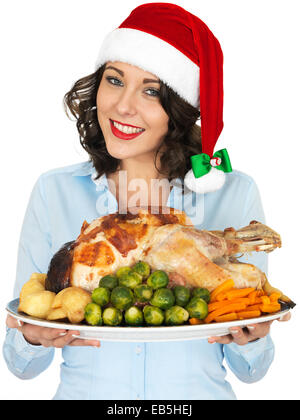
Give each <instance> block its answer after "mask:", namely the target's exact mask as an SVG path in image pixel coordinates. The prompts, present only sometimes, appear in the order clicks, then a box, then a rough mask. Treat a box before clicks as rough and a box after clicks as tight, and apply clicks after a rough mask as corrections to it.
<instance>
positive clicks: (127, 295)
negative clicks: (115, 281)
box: [110, 286, 134, 309]
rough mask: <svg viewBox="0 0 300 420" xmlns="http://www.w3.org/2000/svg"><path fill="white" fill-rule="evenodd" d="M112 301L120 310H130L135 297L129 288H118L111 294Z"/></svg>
mask: <svg viewBox="0 0 300 420" xmlns="http://www.w3.org/2000/svg"><path fill="white" fill-rule="evenodd" d="M110 301H111V303H112V304H113V305H114V306H115V307H116V308H118V309H128V308H129V307H130V306H132V305H133V303H134V295H133V292H132V291H131V290H130V289H129V288H128V287H125V286H118V287H115V288H114V289H113V291H112V292H111V295H110Z"/></svg>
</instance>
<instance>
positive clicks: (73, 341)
mask: <svg viewBox="0 0 300 420" xmlns="http://www.w3.org/2000/svg"><path fill="white" fill-rule="evenodd" d="M6 325H7V326H8V328H16V329H17V330H18V331H20V332H21V333H22V334H23V336H24V338H25V340H26V341H28V343H30V344H33V345H41V346H44V347H56V348H60V349H61V348H63V347H65V346H92V347H100V342H99V341H98V340H85V339H81V338H75V337H73V335H79V334H80V333H79V331H76V330H64V329H56V328H46V327H39V326H38V325H31V324H26V323H24V322H22V321H19V320H17V319H15V318H13V317H12V316H10V315H8V316H7V318H6Z"/></svg>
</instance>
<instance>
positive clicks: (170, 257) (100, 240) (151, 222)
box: [46, 208, 289, 300]
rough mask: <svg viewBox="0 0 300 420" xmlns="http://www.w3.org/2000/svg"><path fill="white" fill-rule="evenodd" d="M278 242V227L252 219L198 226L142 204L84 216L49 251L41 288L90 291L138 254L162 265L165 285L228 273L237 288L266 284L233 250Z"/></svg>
mask: <svg viewBox="0 0 300 420" xmlns="http://www.w3.org/2000/svg"><path fill="white" fill-rule="evenodd" d="M152 213H153V211H152ZM280 246H281V239H280V236H279V235H278V233H276V232H274V231H273V230H272V229H270V228H269V227H267V226H265V225H263V224H261V223H259V222H256V221H252V222H251V223H250V224H249V226H246V227H244V228H242V229H239V230H235V229H234V228H227V229H225V230H224V231H207V230H197V229H196V228H195V227H194V226H193V225H192V223H191V220H190V219H189V218H188V217H187V215H186V214H185V213H184V212H181V211H179V210H175V209H173V208H159V209H158V211H156V212H155V214H151V213H150V211H148V209H146V208H143V209H138V210H135V211H131V212H128V213H127V214H118V213H114V214H109V215H107V216H102V217H100V218H98V219H96V220H94V221H93V222H91V223H90V224H88V223H87V222H86V221H85V222H84V223H83V225H82V228H81V232H80V235H79V236H78V238H77V239H76V240H75V241H73V242H69V243H67V244H65V245H64V246H63V247H62V248H61V249H60V250H59V251H58V252H57V253H56V254H55V255H54V256H53V258H52V260H51V262H50V265H49V270H48V273H47V279H46V289H47V290H50V291H53V292H56V293H57V292H59V291H60V290H62V289H64V288H66V287H69V286H78V287H81V288H83V289H86V290H88V291H92V290H93V289H94V288H96V287H98V283H99V280H100V278H101V277H103V276H105V275H106V274H111V273H114V272H115V271H116V270H117V269H118V268H119V267H121V266H131V265H133V264H134V263H136V262H137V261H139V260H143V261H146V262H148V263H149V264H150V266H151V267H152V269H157V270H164V271H166V272H167V273H168V275H169V278H170V285H174V284H178V285H186V286H190V287H205V288H207V289H208V290H209V291H212V290H214V289H215V288H216V287H217V286H218V285H219V284H221V283H222V282H224V281H225V280H228V279H230V278H231V279H233V280H234V283H235V287H237V288H243V287H255V288H257V289H261V288H266V287H269V288H270V287H271V286H270V285H269V283H268V281H267V279H266V276H265V274H264V273H263V272H262V271H261V270H260V269H259V268H257V267H255V266H254V265H252V264H246V263H241V262H239V261H238V259H237V257H236V255H237V254H240V253H242V254H244V253H248V252H251V251H265V252H270V251H273V250H274V249H275V248H278V247H280ZM285 298H286V297H285V296H283V299H285ZM286 300H289V299H288V298H286Z"/></svg>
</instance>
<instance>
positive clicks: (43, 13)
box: [0, 0, 300, 400]
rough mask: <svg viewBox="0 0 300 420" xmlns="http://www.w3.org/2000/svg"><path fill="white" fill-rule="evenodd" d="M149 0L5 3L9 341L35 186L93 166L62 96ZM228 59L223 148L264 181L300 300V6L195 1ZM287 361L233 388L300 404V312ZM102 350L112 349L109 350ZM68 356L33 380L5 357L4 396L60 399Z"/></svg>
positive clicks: (190, 2)
mask: <svg viewBox="0 0 300 420" xmlns="http://www.w3.org/2000/svg"><path fill="white" fill-rule="evenodd" d="M142 3H144V2H143V1H133V0H126V1H122V0H114V1H101V0H85V1H84V2H83V1H78V0H60V1H57V0H55V1H54V0H52V1H42V2H40V1H38V0H27V1H26V2H23V1H21V0H19V1H16V0H10V1H9V2H1V10H0V16H1V24H0V31H1V32H0V36H1V44H2V45H1V58H2V60H1V61H2V64H1V68H0V71H1V101H0V107H1V110H0V111H1V165H0V171H1V177H0V179H1V195H2V200H1V201H2V204H1V207H0V209H1V236H2V238H1V241H0V246H1V253H0V255H1V257H2V258H1V267H2V282H1V284H2V288H1V293H0V303H1V311H0V318H1V319H0V321H1V325H2V327H1V329H0V333H1V345H2V342H3V340H4V336H5V317H6V315H5V311H4V307H5V304H6V302H7V301H9V300H10V299H11V298H12V289H13V283H14V276H15V265H16V257H17V244H18V238H19V234H20V229H21V224H22V220H23V216H24V212H25V208H26V205H27V201H28V198H29V194H30V192H31V189H32V186H33V184H34V182H35V181H36V179H37V177H38V176H39V175H40V173H42V172H44V171H47V170H49V169H52V168H55V167H60V166H64V165H69V164H73V163H76V162H80V161H84V160H87V156H86V154H85V152H84V151H83V149H81V146H80V145H79V140H78V134H77V130H76V127H75V123H74V122H72V121H70V120H69V119H68V118H67V116H66V115H65V113H64V111H63V106H62V98H63V95H64V94H65V92H67V91H68V90H69V89H70V88H71V86H72V84H73V83H74V82H75V81H76V80H78V79H79V78H81V77H83V76H85V75H88V74H90V73H92V72H93V71H94V63H95V60H96V56H97V54H98V50H99V48H100V45H101V42H102V40H103V37H104V36H105V35H106V34H107V33H108V32H109V31H111V30H112V29H114V28H115V27H117V26H118V25H119V24H120V23H121V22H122V21H123V20H124V19H125V18H126V17H127V16H128V14H129V12H130V11H131V10H132V9H133V8H134V7H136V6H137V5H139V4H142ZM174 3H176V4H178V5H180V6H183V7H185V8H186V9H187V10H189V11H190V12H192V13H194V14H196V15H197V16H199V17H200V18H201V19H202V20H203V21H204V22H205V23H206V24H207V25H208V26H209V27H210V29H211V30H212V31H213V32H214V34H215V36H216V37H217V38H218V39H219V41H220V43H221V46H222V49H223V52H224V90H225V96H224V123H225V125H224V130H223V132H222V134H221V137H220V139H219V142H218V148H219V149H221V148H222V147H226V148H227V149H228V150H229V153H230V157H231V161H232V164H233V167H234V168H235V169H239V170H242V171H243V172H246V173H248V174H250V175H251V176H252V177H253V178H254V179H255V181H256V182H257V184H258V186H259V189H260V192H261V195H262V199H263V203H264V208H265V213H266V216H267V221H268V224H269V225H270V226H271V227H272V228H274V229H275V230H277V231H278V232H279V233H280V234H281V235H282V240H283V247H282V249H280V250H276V251H275V252H274V253H273V254H270V260H269V261H270V268H269V279H270V282H271V283H272V284H274V285H275V286H276V285H277V286H279V287H280V288H282V289H283V290H284V292H285V294H287V295H289V296H290V297H292V299H293V300H294V301H296V302H297V301H298V303H299V292H300V285H299V284H300V282H299V274H298V261H299V237H298V235H299V213H300V205H299V198H298V196H299V169H298V168H299V159H300V147H299V140H300V138H299V111H300V109H299V98H300V89H299V74H300V59H299V41H300V29H299V20H298V17H299V13H298V11H297V6H298V4H297V3H299V2H298V1H297V0H295V1H293V0H285V1H283V0H282V1H277V0H263V1H261V0H251V1H250V0H248V1H247V0H243V1H240V0H226V1H224V0H197V1H195V0H184V1H174ZM272 337H273V339H274V341H275V345H276V356H275V360H274V363H273V364H272V366H271V368H270V370H269V372H268V374H267V375H266V377H265V378H264V379H263V380H261V381H260V382H258V383H255V384H251V385H247V384H243V383H241V382H239V381H238V380H237V379H236V378H235V377H234V376H233V374H232V373H231V372H228V380H229V381H230V382H231V384H232V386H233V389H234V390H235V392H236V395H237V397H238V398H239V399H250V400H255V399H272V400H273V399H274V400H276V399H285V400H287V399H299V395H300V392H299V386H298V385H299V374H300V371H299V357H298V353H299V344H300V342H299V308H298V307H296V308H295V310H294V311H293V318H292V320H291V321H290V322H287V323H279V322H277V321H276V322H274V323H273V326H272ZM99 351H101V349H100V350H99ZM60 362H61V358H60V352H59V351H57V354H56V357H55V360H54V362H53V363H52V365H51V367H50V368H49V369H48V370H47V371H46V372H44V373H43V374H41V375H40V376H39V377H37V378H35V379H33V380H30V381H26V382H24V381H21V380H19V379H17V378H15V377H14V376H13V375H12V374H11V373H10V372H9V371H8V370H7V367H6V365H5V362H4V360H3V358H0V378H1V391H0V392H1V394H0V399H10V400H14V399H25V400H26V399H37V400H38V399H51V398H52V396H53V395H54V393H55V390H56V387H57V385H58V381H59V363H60Z"/></svg>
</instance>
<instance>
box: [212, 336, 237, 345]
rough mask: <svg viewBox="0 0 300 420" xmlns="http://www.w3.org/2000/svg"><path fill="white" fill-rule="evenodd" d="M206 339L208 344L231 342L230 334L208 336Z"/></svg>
mask: <svg viewBox="0 0 300 420" xmlns="http://www.w3.org/2000/svg"><path fill="white" fill-rule="evenodd" d="M207 341H208V342H209V343H210V344H214V343H218V344H229V343H231V342H232V336H231V335H230V334H229V335H222V336H220V337H209V338H208V339H207Z"/></svg>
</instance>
